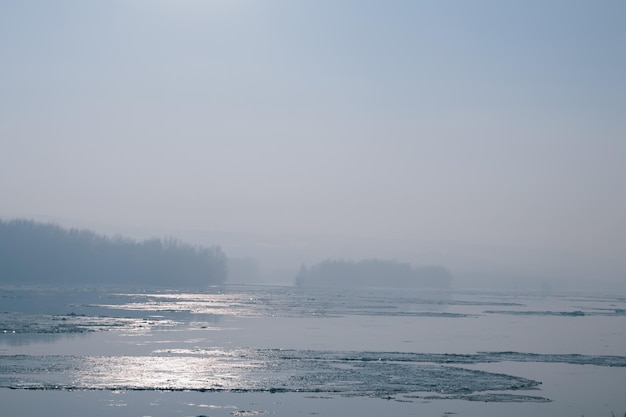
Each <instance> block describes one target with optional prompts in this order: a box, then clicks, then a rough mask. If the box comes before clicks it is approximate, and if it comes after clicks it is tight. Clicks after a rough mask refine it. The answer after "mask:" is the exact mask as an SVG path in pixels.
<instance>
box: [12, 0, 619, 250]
mask: <svg viewBox="0 0 626 417" xmlns="http://www.w3.org/2000/svg"><path fill="white" fill-rule="evenodd" d="M0 64H1V65H0V145H1V146H0V216H2V217H14V216H20V217H39V218H42V217H49V218H59V219H63V221H64V222H67V223H68V225H71V223H72V222H73V221H75V222H76V223H78V224H80V225H90V224H94V225H98V224H100V225H101V224H110V225H118V226H120V227H124V226H129V227H130V226H132V227H144V228H153V229H155V230H176V229H199V230H221V231H231V232H250V233H278V234H282V233H295V234H300V233H303V234H307V233H313V234H329V235H332V234H337V235H356V236H368V237H380V238H402V239H415V240H427V241H459V242H469V243H481V244H493V245H513V246H522V247H531V248H546V249H559V250H565V251H574V252H580V253H581V254H586V255H592V256H600V257H608V258H613V259H617V260H619V259H621V258H623V256H622V255H623V254H624V253H626V185H625V180H624V179H625V178H626V75H625V74H626V2H624V1H621V0H620V1H573V0H567V1H544V0H542V1H529V0H525V1H456V2H453V1H430V2H419V1H391V2H389V1H363V0H359V1H293V0H291V1H227V0H222V1H201V0H178V1H174V0H172V1H165V0H152V1H150V0H144V1H132V0H125V1H115V0H106V1H83V0H80V1H79V0H76V1H48V0H42V1H30V0H19V1H17V0H16V1H11V0H3V1H0Z"/></svg>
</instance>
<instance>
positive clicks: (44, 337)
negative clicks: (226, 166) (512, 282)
mask: <svg viewBox="0 0 626 417" xmlns="http://www.w3.org/2000/svg"><path fill="white" fill-rule="evenodd" d="M624 311H626V299H625V298H621V297H619V296H614V295H613V296H598V295H594V296H586V295H581V294H567V295H558V296H557V295H541V294H505V293H499V294H498V293H475V292H459V291H456V292H451V291H417V290H415V291H406V290H403V291H397V290H384V289H376V290H374V289H371V290H358V291H346V290H337V291H334V290H321V289H320V290H300V289H295V288H287V287H232V286H230V287H229V286H224V287H215V288H210V289H208V290H207V291H203V292H200V293H198V292H194V293H189V292H179V291H159V292H151V293H146V292H144V291H129V290H128V289H126V290H123V291H120V290H111V289H81V290H58V289H57V290H55V289H45V290H44V289H36V288H35V289H34V288H31V289H3V290H1V291H0V400H2V402H3V403H4V404H6V405H7V406H8V407H11V412H12V415H32V414H33V413H36V412H37V411H38V407H43V406H42V405H41V403H42V402H49V403H52V404H56V405H55V407H56V408H53V410H55V412H56V413H58V414H59V415H61V414H64V415H72V413H73V412H74V410H75V409H76V407H77V405H78V404H80V406H81V407H83V408H86V409H89V413H90V414H91V415H96V416H97V415H102V416H105V415H106V416H108V415H120V416H121V415H141V416H148V415H150V416H156V415H164V416H165V415H185V416H187V415H193V416H198V415H260V414H276V415H280V414H282V415H293V413H294V412H297V413H300V414H316V415H354V414H356V415H380V413H382V414H386V413H393V414H395V415H416V414H417V413H419V412H424V413H428V414H431V415H446V413H457V414H459V415H496V414H499V413H503V412H504V413H506V414H507V415H528V414H534V415H563V416H565V415H581V414H585V415H609V416H610V415H611V412H615V413H616V415H620V413H621V414H623V412H625V411H626V400H624V396H623V393H622V392H621V391H623V386H626V314H624ZM279 398H280V400H278V399H279ZM226 402H228V404H226ZM115 404H117V405H115ZM365 404H368V405H367V406H366V405H365ZM246 405H247V406H249V405H262V407H260V406H255V407H246ZM79 408H80V407H79ZM129 410H133V411H132V412H130V413H131V414H128V413H129ZM48 411H50V408H48ZM67 413H69V414H67ZM246 413H247V414H246ZM76 415H79V414H76Z"/></svg>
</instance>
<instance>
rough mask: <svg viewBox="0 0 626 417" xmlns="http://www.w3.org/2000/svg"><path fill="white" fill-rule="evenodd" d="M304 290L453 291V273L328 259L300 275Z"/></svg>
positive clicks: (399, 264)
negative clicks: (309, 288)
mask: <svg viewBox="0 0 626 417" xmlns="http://www.w3.org/2000/svg"><path fill="white" fill-rule="evenodd" d="M296 285H298V286H302V287H318V286H319V287H391V288H449V287H450V286H451V285H452V274H451V273H450V272H449V271H448V270H447V269H445V268H443V267H441V266H418V267H412V266H411V265H410V264H408V263H403V262H397V261H387V260H379V259H368V260H362V261H359V262H352V261H344V260H326V261H323V262H320V263H318V264H315V265H313V266H311V267H309V268H307V267H306V266H305V265H303V266H302V267H301V268H300V271H299V272H298V275H297V276H296Z"/></svg>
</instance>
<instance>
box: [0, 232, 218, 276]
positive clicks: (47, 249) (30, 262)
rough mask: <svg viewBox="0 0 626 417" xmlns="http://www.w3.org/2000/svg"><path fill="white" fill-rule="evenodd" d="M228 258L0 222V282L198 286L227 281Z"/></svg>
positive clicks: (173, 245)
mask: <svg viewBox="0 0 626 417" xmlns="http://www.w3.org/2000/svg"><path fill="white" fill-rule="evenodd" d="M226 262H227V259H226V256H225V255H224V253H223V252H222V251H221V249H220V248H219V247H211V248H205V247H197V246H191V245H187V244H183V243H181V242H179V241H178V240H175V239H164V240H162V239H149V240H144V241H135V240H132V239H127V238H123V237H119V236H116V237H114V238H109V237H106V236H102V235H98V234H96V233H93V232H91V231H88V230H77V229H69V230H68V229H63V228H61V227H59V226H56V225H51V224H42V223H36V222H33V221H28V220H12V221H2V220H0V284H16V285H31V284H50V285H103V284H104V285H119V284H124V285H147V286H183V287H202V286H206V285H210V284H219V283H222V282H224V281H225V280H226V277H227V272H228V271H227V263H226Z"/></svg>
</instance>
